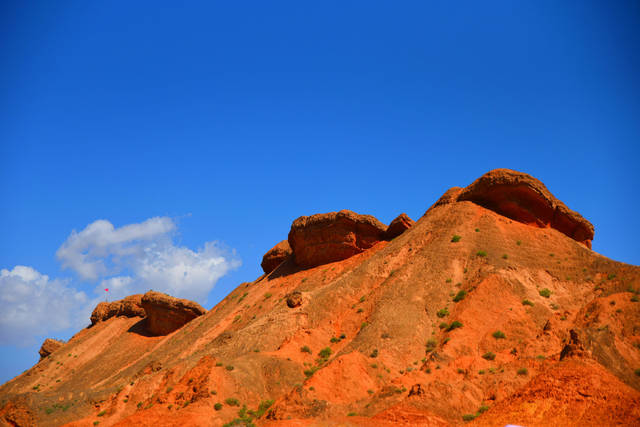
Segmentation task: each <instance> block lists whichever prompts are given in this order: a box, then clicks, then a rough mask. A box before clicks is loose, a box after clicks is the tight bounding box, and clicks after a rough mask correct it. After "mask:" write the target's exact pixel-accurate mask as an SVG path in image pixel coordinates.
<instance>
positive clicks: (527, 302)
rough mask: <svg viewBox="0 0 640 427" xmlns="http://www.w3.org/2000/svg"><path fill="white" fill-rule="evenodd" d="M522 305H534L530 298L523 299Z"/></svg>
mask: <svg viewBox="0 0 640 427" xmlns="http://www.w3.org/2000/svg"><path fill="white" fill-rule="evenodd" d="M522 305H530V306H531V307H533V303H532V302H531V301H529V300H528V299H523V300H522Z"/></svg>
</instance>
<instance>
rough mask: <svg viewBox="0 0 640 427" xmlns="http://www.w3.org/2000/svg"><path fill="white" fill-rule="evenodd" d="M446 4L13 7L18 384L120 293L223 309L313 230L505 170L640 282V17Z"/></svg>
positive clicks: (0, 192) (1, 124) (626, 11)
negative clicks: (553, 201) (267, 262)
mask: <svg viewBox="0 0 640 427" xmlns="http://www.w3.org/2000/svg"><path fill="white" fill-rule="evenodd" d="M426 3H427V2H402V3H398V2H370V1H369V2H321V3H315V4H313V5H310V4H309V3H308V2H293V1H292V2H251V1H249V2H210V1H207V2H204V1H203V2H188V4H187V5H181V6H176V4H175V2H157V1H153V2H145V1H141V2H122V1H111V2H86V1H67V2H45V1H43V2H32V3H30V4H26V3H24V2H20V1H13V2H12V1H9V2H3V4H2V6H0V8H1V10H0V24H1V25H0V49H1V51H2V52H3V54H2V55H0V93H1V94H2V95H0V197H1V199H2V207H1V208H0V236H2V238H0V269H4V270H6V271H5V273H3V274H4V276H3V277H2V278H0V291H1V295H0V305H1V306H2V307H1V308H0V311H4V312H5V313H9V312H12V313H13V312H14V311H15V310H16V309H15V308H16V307H20V309H21V310H22V312H15V315H14V316H8V315H6V314H5V315H4V318H3V317H2V316H3V315H1V314H0V327H1V328H3V329H4V331H2V330H0V362H1V363H0V382H4V381H6V380H8V379H10V378H11V377H13V376H15V375H17V374H18V373H20V372H22V371H23V370H24V369H27V368H28V367H30V366H31V365H32V364H33V363H35V362H36V361H37V358H38V357H37V349H38V348H39V345H40V343H41V342H42V340H43V339H44V338H45V337H50V336H51V337H58V338H63V339H68V338H69V337H70V336H71V335H72V334H73V333H74V332H75V331H77V330H78V328H79V327H82V325H84V324H86V323H87V321H88V318H87V317H86V310H87V309H89V310H90V308H91V307H89V308H87V307H88V306H91V305H93V304H94V303H95V301H96V299H100V298H102V295H101V294H100V292H99V291H96V290H99V289H100V287H101V285H102V284H103V283H114V284H116V285H118V286H120V288H118V289H120V290H121V291H122V292H125V291H133V290H136V291H137V290H141V289H142V290H144V289H145V288H151V287H153V286H156V289H157V288H160V289H171V290H174V291H175V293H178V294H180V295H176V296H185V295H191V296H193V297H194V298H195V299H197V300H198V301H199V302H201V303H202V304H203V305H205V307H206V308H210V307H211V306H212V305H213V304H215V303H216V302H218V301H219V300H220V299H221V298H223V297H224V295H226V294H227V293H228V292H229V291H230V290H231V289H233V288H234V287H235V286H236V285H237V284H239V283H240V282H243V281H249V280H253V279H255V278H256V277H257V276H259V275H260V274H261V269H260V261H261V258H262V255H263V254H264V252H265V251H267V250H268V249H269V248H271V247H272V246H273V245H275V244H276V243H277V242H278V241H280V240H283V239H285V238H286V236H287V233H288V230H289V227H290V224H291V222H292V221H293V220H294V219H295V218H296V217H298V216H300V215H309V214H313V213H319V212H328V211H335V210H339V209H351V210H354V211H356V212H359V213H367V214H372V215H375V216H376V217H378V218H379V219H380V220H382V221H383V222H386V223H388V222H390V221H391V219H393V218H394V217H395V216H396V215H398V214H399V213H400V212H407V213H408V214H409V215H410V216H411V217H412V218H414V219H418V218H419V217H420V216H421V215H422V214H423V213H424V211H425V210H426V209H427V208H428V207H429V206H430V205H431V204H432V203H433V202H434V201H435V200H436V199H437V198H438V197H439V196H440V195H441V194H442V193H443V192H444V191H445V190H446V189H447V188H449V187H451V186H454V185H458V186H464V185H467V184H469V183H470V182H471V181H473V180H474V179H475V178H477V177H478V176H480V175H481V174H483V173H484V172H486V171H488V170H490V169H493V168H498V167H507V168H512V169H516V170H520V171H524V172H527V173H530V174H532V175H534V176H535V177H537V178H539V179H541V180H542V181H543V182H544V183H545V184H546V185H547V187H548V188H549V189H550V190H551V191H552V192H553V193H554V194H555V195H556V196H557V197H558V198H560V199H561V200H563V201H564V202H565V203H566V204H567V205H568V206H569V207H570V208H572V209H574V210H577V211H579V212H580V213H581V214H582V215H583V216H585V217H586V218H587V219H589V220H590V221H591V222H593V223H594V225H595V227H596V234H595V240H594V242H593V249H594V250H595V251H597V252H599V253H602V254H604V255H606V256H608V257H610V258H613V259H616V260H620V261H625V262H628V263H632V264H636V265H638V264H640V253H639V251H638V249H637V248H638V241H640V230H639V228H638V227H636V222H637V213H638V211H639V210H640V209H639V208H640V206H639V202H638V184H639V177H640V168H639V167H638V160H639V156H638V152H639V149H638V145H639V142H640V120H638V119H639V118H640V78H638V76H640V37H639V33H638V32H639V30H638V28H639V25H638V24H640V5H639V4H638V2H632V1H628V2H626V1H619V2H604V1H603V2H590V1H585V2H556V1H542V2H541V1H530V2H528V1H523V2H506V1H505V2H489V3H487V2H456V3H455V5H453V4H451V2H429V3H430V4H426ZM74 230H75V232H74ZM16 266H24V267H21V268H19V269H17V270H16ZM177 267H180V268H182V267H184V270H185V273H184V277H185V278H186V277H187V275H186V271H188V272H189V275H188V277H189V279H188V280H187V279H184V280H182V279H180V277H181V276H180V274H181V273H180V274H178V273H179V272H178V273H176V271H178V270H180V268H177ZM150 268H151V271H150ZM176 269H177V270H176ZM180 271H182V270H180ZM45 275H46V276H47V277H44V276H45ZM109 280H112V282H107V281H109ZM113 280H115V281H116V282H117V283H116V282H113ZM116 287H117V286H116ZM112 288H113V286H112ZM52 307H57V309H55V310H53V309H52ZM11 310H14V311H11ZM18 311H19V310H18ZM53 311H56V312H59V313H57V314H54V313H53ZM25 313H26V314H27V315H26V316H25ZM60 313H62V314H60ZM56 316H57V317H56ZM78 325H80V326H78Z"/></svg>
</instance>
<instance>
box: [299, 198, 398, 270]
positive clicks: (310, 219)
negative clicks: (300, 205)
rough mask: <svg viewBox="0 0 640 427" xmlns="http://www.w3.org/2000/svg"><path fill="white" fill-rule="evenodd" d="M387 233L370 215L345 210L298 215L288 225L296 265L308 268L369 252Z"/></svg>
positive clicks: (383, 226)
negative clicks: (289, 225)
mask: <svg viewBox="0 0 640 427" xmlns="http://www.w3.org/2000/svg"><path fill="white" fill-rule="evenodd" d="M386 230H387V227H386V226H385V225H384V224H383V223H381V222H380V221H378V220H377V219H376V218H374V217H373V216H371V215H359V214H357V213H355V212H352V211H348V210H341V211H340V212H330V213H325V214H317V215H311V216H301V217H300V218H298V219H296V220H295V221H293V224H291V231H289V245H290V246H291V249H292V251H293V256H294V260H295V262H296V264H297V265H298V266H300V267H302V268H311V267H316V266H318V265H322V264H327V263H330V262H335V261H340V260H343V259H346V258H349V257H351V256H353V255H356V254H358V253H360V252H362V251H365V250H367V249H369V248H370V247H372V246H373V245H375V244H376V243H378V242H379V241H381V240H384V237H385V232H386Z"/></svg>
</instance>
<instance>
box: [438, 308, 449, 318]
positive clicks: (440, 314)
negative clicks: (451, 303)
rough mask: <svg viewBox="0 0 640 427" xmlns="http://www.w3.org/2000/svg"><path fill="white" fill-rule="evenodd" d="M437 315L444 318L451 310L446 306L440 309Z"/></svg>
mask: <svg viewBox="0 0 640 427" xmlns="http://www.w3.org/2000/svg"><path fill="white" fill-rule="evenodd" d="M436 315H437V316H438V317H440V318H443V317H445V316H448V315H449V310H448V309H447V308H446V307H445V308H443V309H442V310H438V312H437V313H436Z"/></svg>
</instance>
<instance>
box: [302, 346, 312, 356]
mask: <svg viewBox="0 0 640 427" xmlns="http://www.w3.org/2000/svg"><path fill="white" fill-rule="evenodd" d="M300 351H301V352H302V353H309V354H311V349H310V348H309V346H308V345H303V346H302V347H300Z"/></svg>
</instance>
